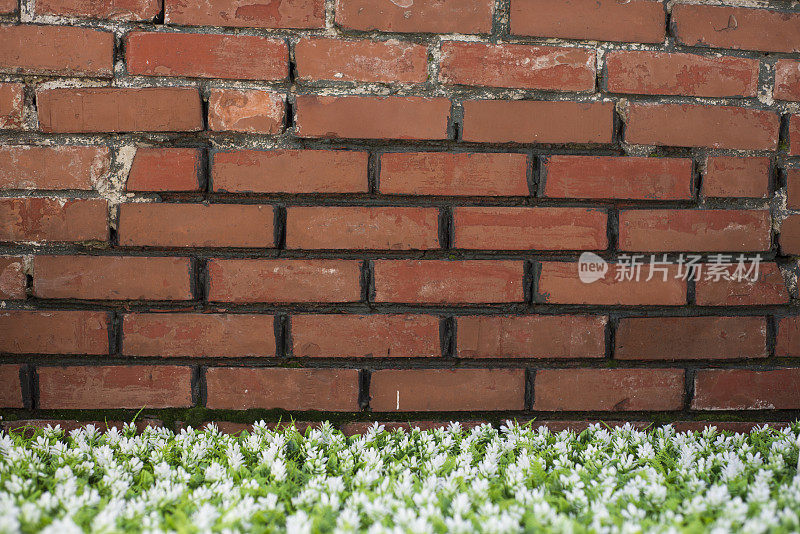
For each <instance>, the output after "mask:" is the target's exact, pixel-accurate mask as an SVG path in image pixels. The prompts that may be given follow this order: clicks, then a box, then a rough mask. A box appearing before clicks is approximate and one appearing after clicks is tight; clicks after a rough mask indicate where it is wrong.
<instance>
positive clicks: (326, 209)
mask: <svg viewBox="0 0 800 534" xmlns="http://www.w3.org/2000/svg"><path fill="white" fill-rule="evenodd" d="M286 248H289V249H358V250H384V249H385V250H424V249H435V248H439V210H438V209H436V208H416V207H361V206H347V207H337V206H308V207H306V206H297V207H289V208H288V209H287V210H286Z"/></svg>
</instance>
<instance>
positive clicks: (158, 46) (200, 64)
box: [125, 32, 289, 80]
mask: <svg viewBox="0 0 800 534" xmlns="http://www.w3.org/2000/svg"><path fill="white" fill-rule="evenodd" d="M125 64H126V65H127V67H128V73H129V74H132V75H134V76H188V77H197V78H230V79H234V80H283V79H286V78H287V77H288V76H289V48H288V47H287V46H286V42H285V41H283V40H280V39H268V38H266V37H259V36H255V35H220V34H210V33H164V32H132V33H130V34H128V37H127V41H126V43H125Z"/></svg>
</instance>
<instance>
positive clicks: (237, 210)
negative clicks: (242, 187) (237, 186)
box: [119, 202, 275, 248]
mask: <svg viewBox="0 0 800 534" xmlns="http://www.w3.org/2000/svg"><path fill="white" fill-rule="evenodd" d="M119 244H120V245H123V246H137V247H259V248H271V247H273V246H274V244H275V237H274V228H273V208H272V206H264V205H257V204H246V205H237V204H174V203H138V202H137V203H132V204H122V205H120V207H119Z"/></svg>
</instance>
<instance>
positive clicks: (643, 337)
mask: <svg viewBox="0 0 800 534" xmlns="http://www.w3.org/2000/svg"><path fill="white" fill-rule="evenodd" d="M676 333H679V335H676ZM766 336H767V322H766V319H764V318H763V317H631V318H622V319H620V322H619V326H618V327H617V334H616V338H615V339H616V350H615V352H614V357H615V358H617V359H619V360H706V359H709V360H710V359H736V358H765V357H766V356H767V337H766Z"/></svg>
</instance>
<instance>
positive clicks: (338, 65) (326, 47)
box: [294, 38, 428, 83]
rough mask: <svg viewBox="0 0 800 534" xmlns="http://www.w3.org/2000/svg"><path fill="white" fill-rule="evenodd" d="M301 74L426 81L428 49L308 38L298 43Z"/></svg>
mask: <svg viewBox="0 0 800 534" xmlns="http://www.w3.org/2000/svg"><path fill="white" fill-rule="evenodd" d="M294 57H295V61H296V63H297V78H298V79H299V80H305V81H316V80H331V81H358V82H380V83H424V82H425V81H426V80H427V79H428V49H427V48H426V47H425V46H422V45H418V44H415V43H407V42H400V41H396V40H392V41H368V40H358V41H343V40H340V39H326V38H304V39H300V41H299V42H298V43H297V44H296V45H295V48H294Z"/></svg>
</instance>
